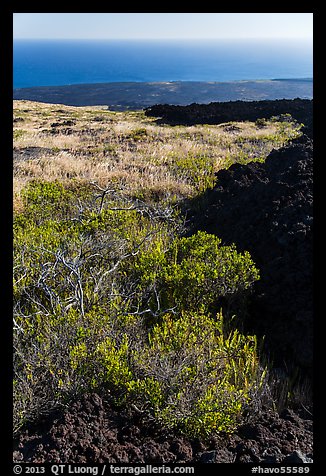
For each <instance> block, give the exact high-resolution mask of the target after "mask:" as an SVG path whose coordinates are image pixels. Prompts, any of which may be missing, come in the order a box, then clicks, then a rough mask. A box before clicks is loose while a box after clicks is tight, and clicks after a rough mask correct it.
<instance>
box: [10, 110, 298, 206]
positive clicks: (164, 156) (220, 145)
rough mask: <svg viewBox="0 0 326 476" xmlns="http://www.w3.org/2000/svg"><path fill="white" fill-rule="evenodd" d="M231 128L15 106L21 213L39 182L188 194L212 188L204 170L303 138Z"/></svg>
mask: <svg viewBox="0 0 326 476" xmlns="http://www.w3.org/2000/svg"><path fill="white" fill-rule="evenodd" d="M229 126H230V124H220V125H195V126H174V127H171V126H167V125H157V124H156V123H155V118H148V117H146V116H145V115H144V113H143V112H142V111H130V112H113V111H108V110H107V109H105V108H104V107H71V106H63V105H55V104H43V103H36V102H31V101H14V163H13V169H14V206H15V209H19V206H20V199H19V196H20V192H21V190H22V188H23V187H24V186H25V185H26V184H27V183H28V182H29V181H30V180H32V179H35V178H37V179H43V180H55V179H59V180H62V181H69V180H72V179H77V180H80V181H85V182H90V181H97V183H98V184H99V185H102V186H107V185H108V184H110V183H111V182H114V183H115V184H117V186H122V187H123V188H124V190H125V193H127V194H135V193H136V194H137V193H144V191H146V193H148V192H150V193H153V194H155V195H156V196H162V197H165V196H167V195H169V196H171V195H173V196H175V197H176V198H183V197H190V196H193V195H194V194H196V193H198V191H201V190H202V189H204V188H205V186H207V183H208V182H205V181H204V182H203V180H206V179H205V178H204V175H205V173H206V169H207V170H208V169H209V170H210V173H211V174H212V173H214V172H217V171H218V170H219V169H221V168H224V167H226V166H229V165H230V164H231V163H233V162H235V161H247V160H252V159H257V158H261V159H263V158H265V157H266V156H267V154H268V153H269V152H270V151H271V150H272V148H277V147H280V146H282V145H283V144H284V142H285V141H286V140H288V139H289V138H290V137H291V136H295V135H297V134H298V133H299V132H298V128H297V127H296V126H295V125H294V124H290V125H288V124H287V125H286V127H287V129H286V133H284V128H285V125H284V123H279V122H273V121H269V122H267V123H266V125H265V127H261V128H259V127H257V126H256V124H255V123H251V122H240V123H232V127H229ZM198 164H199V165H198ZM206 164H207V167H206Z"/></svg>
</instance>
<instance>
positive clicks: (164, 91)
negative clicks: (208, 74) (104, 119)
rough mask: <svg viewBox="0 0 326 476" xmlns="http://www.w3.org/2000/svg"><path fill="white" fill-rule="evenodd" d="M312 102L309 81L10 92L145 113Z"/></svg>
mask: <svg viewBox="0 0 326 476" xmlns="http://www.w3.org/2000/svg"><path fill="white" fill-rule="evenodd" d="M295 98H302V99H312V98H313V79H312V78H293V79H286V78H279V79H270V80H266V79H263V80H248V81H247V80H242V81H225V82H214V81H166V82H111V83H93V84H73V85H65V86H38V87H30V88H17V89H14V90H13V99H14V100H15V99H20V100H31V101H38V102H44V103H53V104H64V105H68V106H107V107H108V108H109V109H111V110H116V111H124V110H128V109H131V110H132V109H144V108H145V107H150V106H153V105H154V104H173V105H188V104H191V103H200V104H208V103H210V102H224V101H236V100H242V101H259V100H275V99H295Z"/></svg>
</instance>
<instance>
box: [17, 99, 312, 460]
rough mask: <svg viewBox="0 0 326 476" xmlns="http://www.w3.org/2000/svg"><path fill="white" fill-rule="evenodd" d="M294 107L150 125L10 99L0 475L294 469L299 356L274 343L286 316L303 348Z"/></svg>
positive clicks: (302, 241) (307, 211)
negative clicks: (9, 342)
mask: <svg viewBox="0 0 326 476" xmlns="http://www.w3.org/2000/svg"><path fill="white" fill-rule="evenodd" d="M266 104H267V103H264V105H265V106H266ZM296 104H297V102H296V101H294V102H290V103H289V108H288V111H287V112H286V111H282V112H281V113H280V114H275V115H274V112H272V113H271V114H269V115H266V114H264V115H263V116H261V115H260V112H261V111H260V110H259V108H258V109H257V110H256V113H257V114H256V116H254V117H251V119H246V120H244V119H243V118H236V119H235V120H232V119H231V117H230V114H229V113H228V114H229V116H228V118H227V119H226V118H224V120H223V122H220V121H217V120H216V121H215V123H214V122H212V121H211V123H200V121H198V111H199V110H200V109H202V112H204V110H205V109H204V106H202V108H201V106H196V107H194V109H193V110H195V111H196V115H197V119H196V120H194V117H191V111H189V110H188V109H187V108H185V110H184V111H186V112H187V111H188V112H187V114H188V120H189V124H184V123H178V121H176V120H174V121H173V125H169V124H168V121H164V117H163V115H160V117H159V118H158V117H157V116H155V115H153V116H151V117H150V116H149V115H147V114H146V113H145V112H144V111H123V112H122V111H120V112H116V111H110V110H107V109H104V108H101V107H99V106H97V107H74V106H64V105H58V104H45V103H35V102H31V101H15V102H14V210H15V223H14V225H15V228H14V241H15V243H14V245H15V265H14V346H15V353H14V431H15V442H14V460H15V461H17V462H19V461H26V462H60V463H65V462H67V463H68V462H71V463H72V462H84V463H85V462H87V463H92V462H93V463H99V462H117V463H124V462H133V463H142V462H146V463H150V462H156V463H164V462H167V463H168V462H202V463H208V462H236V463H237V462H240V463H245V462H256V463H257V462H285V463H289V464H291V463H293V464H296V463H298V462H301V463H302V462H304V463H308V462H311V461H312V460H311V458H312V421H311V418H312V404H311V395H310V385H311V382H309V381H308V380H307V379H306V378H305V376H304V373H301V370H300V366H301V369H303V368H304V367H307V366H308V367H309V365H311V356H310V355H309V351H310V350H311V349H310V342H309V340H307V341H306V342H305V345H306V350H307V352H306V354H305V356H306V361H300V360H299V359H298V355H299V354H300V352H299V347H300V339H301V337H300V334H299V333H297V332H295V336H296V340H295V339H291V336H290V335H289V339H288V341H287V342H286V339H285V333H287V332H290V331H291V319H294V320H296V318H297V316H298V309H297V308H298V307H300V306H301V311H302V312H301V314H300V316H301V321H300V322H301V330H302V332H303V333H304V336H305V337H306V335H307V333H309V332H310V331H311V320H310V315H309V312H310V307H309V306H310V304H311V301H310V299H311V289H310V287H309V286H310V280H311V274H310V273H309V269H307V267H306V266H305V265H304V263H307V261H309V260H310V258H311V256H310V254H309V253H310V251H309V250H310V248H309V246H310V244H311V230H312V228H311V219H312V214H311V206H312V201H311V195H310V191H311V188H312V180H311V167H312V141H311V139H309V138H308V137H306V136H305V135H303V134H302V131H303V130H307V127H306V129H303V127H304V126H303V124H301V122H302V123H305V125H306V126H308V127H309V129H310V130H312V122H311V115H310V108H311V102H309V101H307V102H304V103H300V104H301V105H302V108H301V111H303V110H304V109H305V108H306V116H304V114H303V115H301V117H300V119H301V120H300V122H298V120H295V118H294V116H291V113H292V110H291V107H290V106H291V105H292V106H293V110H294V109H295V105H296ZM219 107H220V109H222V110H223V107H224V109H225V111H226V110H227V108H228V107H229V105H228V106H223V104H222V103H221V104H220V105H219ZM271 110H272V111H274V109H273V108H271ZM184 111H183V112H184ZM152 112H153V111H152ZM180 122H182V121H180ZM304 197H305V198H304ZM281 202H282V206H281ZM301 223H303V225H302V226H298V224H301ZM260 227H261V228H260ZM302 231H304V237H303V234H302ZM264 233H265V234H264ZM269 238H270V240H269ZM273 240H274V241H273ZM277 243H279V245H280V246H281V248H277ZM271 244H272V245H273V246H274V248H273V246H272V245H271ZM289 246H291V247H292V248H293V253H292V252H291V250H290V249H289ZM274 251H275V252H274ZM296 257H300V260H301V261H300V263H301V264H299V262H298V261H297V260H296ZM280 258H281V261H282V266H281V267H278V265H277V266H274V264H275V262H276V261H277V262H279V261H280ZM294 264H295V266H298V267H299V268H300V269H302V267H305V273H302V274H301V275H300V280H299V274H298V269H297V268H295V269H294ZM275 268H277V269H279V270H280V273H281V274H280V275H277V274H275V273H274V274H273V270H274V271H275ZM280 276H281V278H283V277H284V278H285V277H286V280H285V281H286V282H285V281H283V282H282V280H281V279H280ZM283 284H284V285H286V286H287V288H286V289H287V291H288V292H287V294H286V295H285V296H284V297H283V296H282V299H281V300H280V299H279V295H280V289H282V286H283ZM297 286H299V289H300V290H301V291H302V293H303V294H302V295H301V296H300V299H301V300H300V299H298V300H296V299H295V297H294V293H293V292H294V290H295V289H298V287H297ZM289 301H291V303H292V304H291V306H289V308H288V310H287V311H288V314H287V315H285V314H284V310H285V309H286V303H288V302H289ZM304 306H306V307H304ZM268 312H269V313H270V314H268ZM276 313H277V315H279V316H281V317H283V319H285V320H287V321H288V327H286V326H285V327H284V326H283V327H282V326H281V327H277V326H276V328H274V329H273V328H272V327H273V326H271V325H270V324H269V323H271V322H274V320H273V318H274V316H275V314H276ZM282 313H283V314H282ZM261 314H263V315H264V321H263V324H264V325H258V324H259V322H260V323H262V321H261V320H260V321H259V317H260V315H261ZM298 322H299V321H298ZM279 323H280V324H282V320H280V321H279ZM275 332H276V333H277V332H278V333H279V332H282V333H283V334H284V339H283V340H282V342H281V346H280V348H279V349H278V350H277V352H283V350H284V349H283V347H282V346H283V345H284V346H285V347H287V346H288V343H289V342H291V345H292V348H290V349H288V350H289V352H288V353H286V354H284V355H283V356H282V357H281V358H280V361H276V360H275V362H273V360H272V358H273V349H274V350H275V347H273V345H274V344H275V339H274V336H275ZM264 335H265V336H266V342H267V345H266V346H263V341H264V339H261V338H262V337H263V336H264ZM276 340H277V339H276ZM279 356H281V354H279ZM283 357H284V359H283ZM301 357H303V355H301ZM309 359H310V360H309ZM307 361H308V363H307ZM284 363H285V366H283V364H284ZM298 368H299V373H298Z"/></svg>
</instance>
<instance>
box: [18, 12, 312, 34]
mask: <svg viewBox="0 0 326 476" xmlns="http://www.w3.org/2000/svg"><path fill="white" fill-rule="evenodd" d="M13 27H14V30H13V31H14V38H17V39H18V38H53V39H57V38H58V39H59V38H63V39H65V38H67V39H68V38H76V39H79V38H85V39H91V38H94V39H101V38H103V39H104V38H108V39H109V38H114V39H124V38H125V39H130V38H135V39H136V38H137V39H146V38H149V39H159V38H162V39H168V38H171V39H174V38H194V39H198V38H310V39H312V31H313V14H312V13H14V18H13Z"/></svg>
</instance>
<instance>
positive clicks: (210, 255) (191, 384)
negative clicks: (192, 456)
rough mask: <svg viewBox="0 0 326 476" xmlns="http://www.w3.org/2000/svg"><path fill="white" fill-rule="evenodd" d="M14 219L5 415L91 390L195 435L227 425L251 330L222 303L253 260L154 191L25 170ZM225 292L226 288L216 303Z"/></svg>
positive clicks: (243, 388)
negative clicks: (140, 196) (139, 197)
mask: <svg viewBox="0 0 326 476" xmlns="http://www.w3.org/2000/svg"><path fill="white" fill-rule="evenodd" d="M23 196H24V200H25V207H24V211H23V212H22V213H20V214H18V215H17V216H16V217H15V224H14V251H15V267H14V348H15V352H14V402H15V403H14V414H15V416H14V427H15V431H17V430H18V429H19V428H20V427H21V425H22V424H24V423H26V422H29V421H31V420H37V418H39V416H40V415H41V414H43V413H47V412H49V411H50V410H51V409H53V408H56V407H57V406H58V405H62V404H63V403H66V402H68V401H69V400H70V399H71V398H72V397H73V396H75V395H78V394H79V393H81V392H84V391H89V390H94V389H95V390H99V391H102V392H110V396H111V398H112V400H113V401H115V402H116V403H117V404H119V405H125V404H130V403H134V404H136V405H137V406H138V407H139V408H140V409H142V410H143V411H146V412H148V413H150V414H151V415H152V417H154V418H155V419H156V420H157V421H160V422H161V423H163V424H164V425H165V426H168V427H172V428H175V429H177V430H179V431H182V432H184V433H185V434H188V435H192V436H205V435H206V436H207V435H209V434H212V433H214V432H217V431H222V430H223V431H232V429H233V428H235V426H236V424H237V421H238V419H239V418H240V416H241V411H242V408H243V405H245V404H248V402H249V401H250V396H251V395H252V394H253V389H255V388H257V385H259V383H257V375H258V373H259V372H258V370H259V363H258V357H257V349H256V340H255V337H253V336H243V335H241V334H240V333H239V332H238V331H232V332H230V331H227V330H226V329H225V326H224V325H223V319H222V313H217V310H219V309H220V308H221V307H222V308H223V309H224V307H225V306H224V304H225V302H226V301H227V302H228V303H232V302H233V301H234V300H238V299H239V297H241V296H243V295H244V294H246V293H247V291H248V290H250V288H251V287H252V285H253V283H254V281H255V280H257V279H258V277H259V275H258V271H257V269H256V267H255V266H254V263H253V262H252V260H251V258H250V255H249V254H248V253H246V252H244V253H238V252H237V251H236V248H235V247H234V246H222V245H221V240H220V239H219V238H217V237H215V236H213V235H209V234H207V233H204V232H198V233H197V234H195V235H194V236H191V237H187V238H186V237H183V238H182V237H178V236H177V231H178V230H179V226H180V223H179V216H178V213H171V212H170V210H169V209H167V208H164V207H162V204H158V205H157V208H154V207H153V205H151V206H148V207H146V206H145V205H144V204H143V203H141V204H140V202H138V201H135V202H134V203H132V204H130V203H126V202H125V201H124V200H122V199H118V198H116V199H115V200H113V199H112V198H109V197H108V198H107V200H106V201H105V202H104V204H103V206H102V205H101V206H100V207H99V206H98V203H97V202H96V200H95V199H94V194H93V196H92V195H91V193H90V190H89V189H87V188H83V187H79V186H78V185H77V184H74V185H73V186H70V187H69V188H68V187H64V186H63V185H62V184H60V183H56V182H53V183H45V182H44V183H43V182H39V181H38V182H36V181H35V182H32V183H31V184H30V185H29V186H28V188H27V189H26V190H25V191H24V193H23ZM221 298H223V299H224V300H225V302H224V303H222V301H221Z"/></svg>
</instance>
